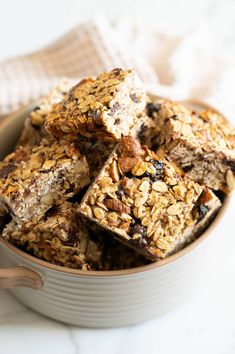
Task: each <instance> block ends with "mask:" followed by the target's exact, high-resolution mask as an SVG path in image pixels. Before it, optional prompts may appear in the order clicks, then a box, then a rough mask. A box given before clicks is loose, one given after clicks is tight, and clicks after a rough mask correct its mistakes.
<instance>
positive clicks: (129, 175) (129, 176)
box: [125, 171, 135, 179]
mask: <svg viewBox="0 0 235 354" xmlns="http://www.w3.org/2000/svg"><path fill="white" fill-rule="evenodd" d="M125 177H127V178H130V179H133V178H135V176H134V175H133V173H132V172H130V171H129V172H127V173H126V174H125Z"/></svg>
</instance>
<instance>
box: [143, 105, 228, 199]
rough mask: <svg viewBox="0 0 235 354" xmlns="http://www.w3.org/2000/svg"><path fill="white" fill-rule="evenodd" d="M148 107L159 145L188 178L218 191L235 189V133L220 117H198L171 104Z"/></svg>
mask: <svg viewBox="0 0 235 354" xmlns="http://www.w3.org/2000/svg"><path fill="white" fill-rule="evenodd" d="M147 107H149V108H148V111H149V113H150V114H151V115H152V116H153V117H154V120H155V122H156V131H155V133H156V135H157V134H159V136H158V144H159V145H160V146H161V148H163V150H164V151H165V153H166V155H167V157H168V158H170V159H171V160H172V161H174V162H176V163H177V164H178V165H179V166H181V168H182V169H183V170H184V171H185V172H186V173H187V176H188V177H190V178H191V179H193V180H194V181H196V182H199V183H201V184H204V185H206V186H208V187H209V188H212V189H214V190H222V191H224V192H230V191H231V190H232V189H233V188H234V187H235V129H234V128H233V127H232V126H231V124H229V123H228V122H227V121H226V120H225V119H224V118H223V117H222V116H221V115H220V114H219V113H217V112H214V111H212V110H206V111H203V112H200V113H199V114H197V113H196V112H192V111H190V110H189V109H187V108H186V107H184V106H183V105H182V104H179V103H175V102H172V101H169V100H164V101H157V102H155V104H153V103H152V106H151V105H149V106H147ZM151 112H152V113H151Z"/></svg>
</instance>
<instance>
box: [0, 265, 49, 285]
mask: <svg viewBox="0 0 235 354" xmlns="http://www.w3.org/2000/svg"><path fill="white" fill-rule="evenodd" d="M19 287H26V288H32V289H41V288H42V287H43V280H42V277H41V275H40V274H38V273H37V272H35V271H33V270H31V269H29V268H26V267H21V266H20V267H14V268H2V269H0V289H12V288H19Z"/></svg>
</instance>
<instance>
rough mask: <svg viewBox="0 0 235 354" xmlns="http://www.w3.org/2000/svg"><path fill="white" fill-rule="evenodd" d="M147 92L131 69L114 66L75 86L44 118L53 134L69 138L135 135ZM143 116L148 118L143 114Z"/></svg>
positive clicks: (103, 139) (87, 138)
mask: <svg viewBox="0 0 235 354" xmlns="http://www.w3.org/2000/svg"><path fill="white" fill-rule="evenodd" d="M146 102H147V96H146V94H145V92H144V91H143V89H142V87H141V83H140V81H139V79H138V77H137V76H136V74H135V73H134V71H133V70H125V71H124V70H122V69H114V70H112V71H111V72H106V73H103V74H101V75H99V76H98V77H97V78H96V79H93V78H88V79H85V80H83V81H81V82H80V83H79V84H77V85H76V86H74V87H73V88H72V89H71V90H70V92H69V93H68V94H67V95H66V97H65V99H64V100H62V101H61V103H59V104H57V105H55V106H54V108H53V110H52V112H51V113H50V114H49V115H48V116H47V118H46V123H45V125H46V128H47V130H48V131H49V132H50V133H51V134H52V135H54V136H55V137H56V138H59V139H61V138H63V139H67V140H70V141H84V140H89V141H94V140H97V139H98V140H102V141H117V140H119V139H120V138H121V136H122V135H128V134H130V132H131V135H132V134H134V135H137V133H138V132H137V131H135V126H136V127H137V128H136V129H138V124H137V123H138V120H139V119H140V117H141V119H142V120H143V117H142V115H143V114H144V113H143V112H144V109H145V106H146ZM145 119H146V120H148V118H147V117H146V116H145Z"/></svg>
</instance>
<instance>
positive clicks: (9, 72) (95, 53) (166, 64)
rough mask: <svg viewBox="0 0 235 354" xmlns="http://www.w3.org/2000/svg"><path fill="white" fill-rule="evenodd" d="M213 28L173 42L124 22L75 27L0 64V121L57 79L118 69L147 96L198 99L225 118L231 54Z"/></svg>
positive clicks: (230, 106)
mask: <svg viewBox="0 0 235 354" xmlns="http://www.w3.org/2000/svg"><path fill="white" fill-rule="evenodd" d="M227 18H229V17H228V16H227ZM217 20H218V19H216V18H215V19H214V21H215V22H216V23H217ZM213 27H214V25H213V23H206V25H205V24H204V25H203V26H202V27H199V28H196V29H195V30H193V31H191V32H189V33H185V34H183V35H181V36H177V35H175V34H174V33H167V34H166V33H155V32H154V31H150V30H148V29H146V28H144V27H143V26H141V25H135V24H133V23H130V22H128V21H126V22H119V23H117V24H116V26H115V27H113V26H111V25H110V24H109V23H107V22H106V21H105V20H103V19H102V20H92V21H89V22H87V23H85V24H81V25H79V26H78V27H77V28H75V29H74V30H72V31H71V32H69V33H68V34H66V35H65V36H64V37H62V38H61V39H59V40H57V41H56V42H55V43H53V44H51V45H49V46H48V47H46V48H44V49H42V50H39V51H37V52H35V53H33V54H30V55H26V56H21V57H18V58H15V59H11V60H8V61H6V62H3V63H2V64H0V116H2V115H6V114H9V113H10V112H13V111H15V110H17V109H18V108H20V107H21V106H23V105H27V104H29V103H30V102H31V101H35V100H37V99H38V98H40V97H41V96H42V95H44V94H46V93H47V92H48V91H49V90H50V89H51V88H52V87H53V86H55V85H56V83H58V82H59V81H60V80H61V78H63V77H69V78H73V79H75V80H78V79H79V78H83V77H85V76H91V75H96V74H98V73H100V72H102V71H105V70H110V69H113V68H114V67H122V68H134V69H135V70H136V72H137V74H138V75H139V77H140V78H141V80H142V81H143V83H144V86H145V88H146V90H147V91H148V92H152V93H155V94H157V95H159V96H168V97H171V98H172V99H187V98H196V99H201V100H203V101H206V102H207V103H209V104H212V105H215V106H216V107H217V108H218V109H220V110H222V111H223V112H224V113H225V114H226V115H228V116H230V118H231V117H232V115H233V112H234V109H235V103H234V100H233V99H232V97H231V92H233V87H234V80H235V66H234V65H233V64H234V62H233V61H232V59H231V58H232V57H235V56H233V54H235V53H233V51H231V49H232V48H230V47H229V43H230V42H231V41H230V42H229V40H226V38H227V37H228V38H230V37H229V36H231V31H229V30H227V29H226V28H227V27H226V28H224V27H223V28H222V29H221V31H224V32H221V33H219V34H220V36H219V35H218V33H217V34H216V36H215V35H214V34H213V33H212V32H211V29H212V28H213ZM233 28H234V27H233ZM226 31H227V32H228V33H227V32H226ZM213 35H214V36H213ZM226 43H227V44H226ZM222 44H223V45H227V46H226V47H222ZM233 49H234V48H233Z"/></svg>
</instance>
